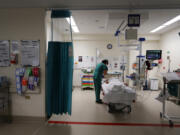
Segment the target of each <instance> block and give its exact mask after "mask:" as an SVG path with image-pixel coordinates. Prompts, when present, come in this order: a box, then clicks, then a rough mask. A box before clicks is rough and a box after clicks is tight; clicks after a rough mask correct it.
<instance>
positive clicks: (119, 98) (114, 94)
mask: <svg viewBox="0 0 180 135" xmlns="http://www.w3.org/2000/svg"><path fill="white" fill-rule="evenodd" d="M102 89H103V93H104V97H103V101H104V103H107V104H108V103H124V104H131V103H132V102H133V101H135V99H136V92H135V90H134V89H132V88H130V87H128V86H127V85H125V84H124V83H123V82H121V81H119V80H118V79H116V78H111V79H109V80H108V81H107V80H106V81H104V82H103V83H102Z"/></svg>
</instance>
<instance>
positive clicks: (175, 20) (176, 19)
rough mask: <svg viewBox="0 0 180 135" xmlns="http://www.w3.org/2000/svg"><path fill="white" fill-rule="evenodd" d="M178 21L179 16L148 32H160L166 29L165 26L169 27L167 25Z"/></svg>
mask: <svg viewBox="0 0 180 135" xmlns="http://www.w3.org/2000/svg"><path fill="white" fill-rule="evenodd" d="M179 20H180V15H178V16H176V17H175V18H173V19H171V20H169V21H167V22H166V23H164V24H162V25H161V26H159V27H157V28H156V29H154V30H152V31H150V32H151V33H154V32H157V31H159V30H161V29H163V28H165V27H167V26H169V25H171V24H173V23H175V22H177V21H179Z"/></svg>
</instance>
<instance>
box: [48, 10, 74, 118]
mask: <svg viewBox="0 0 180 135" xmlns="http://www.w3.org/2000/svg"><path fill="white" fill-rule="evenodd" d="M61 13H62V14H61ZM68 16H69V17H70V14H69V12H65V11H62V12H60V11H58V12H53V11H52V14H51V17H54V18H58V17H60V18H61V17H68ZM71 34H72V33H71ZM72 80H73V44H72V42H59V41H50V42H49V43H48V54H47V62H46V114H47V116H48V117H50V116H51V115H52V114H63V113H68V114H69V115H71V106H72Z"/></svg>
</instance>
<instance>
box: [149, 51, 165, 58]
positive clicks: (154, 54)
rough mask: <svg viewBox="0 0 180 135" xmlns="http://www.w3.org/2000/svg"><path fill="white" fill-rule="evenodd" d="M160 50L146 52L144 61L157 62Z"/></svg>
mask: <svg viewBox="0 0 180 135" xmlns="http://www.w3.org/2000/svg"><path fill="white" fill-rule="evenodd" d="M161 54H162V50H147V51H146V59H148V60H159V59H161Z"/></svg>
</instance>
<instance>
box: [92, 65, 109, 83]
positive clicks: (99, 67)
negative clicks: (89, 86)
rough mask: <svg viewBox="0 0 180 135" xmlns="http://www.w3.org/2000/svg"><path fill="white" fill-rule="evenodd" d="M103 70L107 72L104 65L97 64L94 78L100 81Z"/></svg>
mask: <svg viewBox="0 0 180 135" xmlns="http://www.w3.org/2000/svg"><path fill="white" fill-rule="evenodd" d="M104 70H108V67H107V66H106V65H105V64H104V63H99V64H98V65H97V66H96V69H95V71H94V78H95V79H100V80H101V79H102V77H103V72H104Z"/></svg>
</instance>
